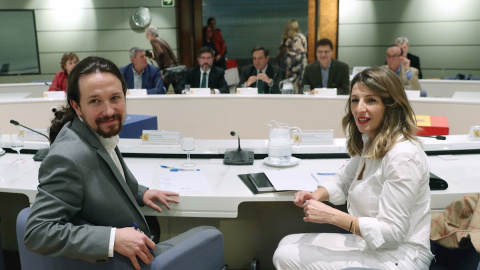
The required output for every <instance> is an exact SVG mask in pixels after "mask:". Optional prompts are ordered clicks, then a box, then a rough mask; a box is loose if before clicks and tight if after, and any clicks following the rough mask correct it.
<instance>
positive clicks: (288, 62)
mask: <svg viewBox="0 0 480 270" xmlns="http://www.w3.org/2000/svg"><path fill="white" fill-rule="evenodd" d="M278 62H279V63H278V65H279V66H280V67H281V68H283V69H284V70H285V78H286V79H289V78H290V79H291V80H292V83H293V88H294V91H295V94H297V93H299V91H298V90H299V87H300V85H301V81H302V80H303V71H304V69H305V66H306V65H307V39H306V38H305V36H304V35H303V34H302V33H301V32H300V30H299V28H298V22H297V21H296V20H289V21H288V22H287V24H286V25H285V31H284V32H283V35H282V42H281V43H280V52H279V54H278Z"/></svg>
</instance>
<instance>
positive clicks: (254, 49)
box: [252, 46, 270, 57]
mask: <svg viewBox="0 0 480 270" xmlns="http://www.w3.org/2000/svg"><path fill="white" fill-rule="evenodd" d="M256 51H263V54H265V57H267V56H269V55H270V51H269V50H268V49H267V48H266V47H265V46H257V47H255V48H253V50H252V54H253V53H254V52H256Z"/></svg>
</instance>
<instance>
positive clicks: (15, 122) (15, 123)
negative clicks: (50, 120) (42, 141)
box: [10, 119, 49, 140]
mask: <svg viewBox="0 0 480 270" xmlns="http://www.w3.org/2000/svg"><path fill="white" fill-rule="evenodd" d="M10 123H11V124H14V125H15V126H21V127H23V128H26V129H28V130H30V131H33V132H35V133H37V134H40V135H42V136H43V137H45V138H47V140H49V138H48V136H47V135H45V134H43V133H41V132H38V131H36V130H34V129H31V128H29V127H26V126H24V125H22V124H20V123H18V122H17V121H15V120H13V119H12V120H10Z"/></svg>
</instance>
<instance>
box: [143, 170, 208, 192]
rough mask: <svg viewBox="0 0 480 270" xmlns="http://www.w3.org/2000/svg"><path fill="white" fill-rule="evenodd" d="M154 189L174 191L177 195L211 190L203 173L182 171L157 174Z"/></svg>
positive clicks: (153, 184)
mask: <svg viewBox="0 0 480 270" xmlns="http://www.w3.org/2000/svg"><path fill="white" fill-rule="evenodd" d="M151 188H152V189H160V190H165V191H173V192H177V193H180V194H181V193H182V192H190V191H204V190H210V189H211V187H210V183H209V182H208V179H207V176H206V175H205V173H204V172H202V171H181V172H162V173H157V174H156V175H155V178H154V180H153V183H152V186H151Z"/></svg>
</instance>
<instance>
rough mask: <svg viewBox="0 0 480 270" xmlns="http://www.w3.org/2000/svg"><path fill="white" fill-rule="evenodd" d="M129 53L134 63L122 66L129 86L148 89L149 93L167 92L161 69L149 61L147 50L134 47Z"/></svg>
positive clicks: (130, 87) (121, 69)
mask: <svg viewBox="0 0 480 270" xmlns="http://www.w3.org/2000/svg"><path fill="white" fill-rule="evenodd" d="M129 53H130V60H131V61H132V63H131V64H128V65H126V66H123V67H121V68H120V72H122V75H123V78H124V79H125V82H126V83H127V88H128V89H147V93H148V94H149V95H153V94H165V93H166V92H165V88H163V82H162V74H161V73H160V69H159V68H158V67H156V66H152V65H149V64H148V63H147V57H146V55H145V50H143V49H141V48H138V47H133V48H131V49H130V51H129Z"/></svg>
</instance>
